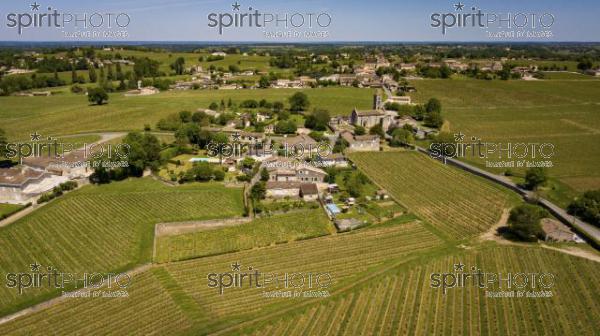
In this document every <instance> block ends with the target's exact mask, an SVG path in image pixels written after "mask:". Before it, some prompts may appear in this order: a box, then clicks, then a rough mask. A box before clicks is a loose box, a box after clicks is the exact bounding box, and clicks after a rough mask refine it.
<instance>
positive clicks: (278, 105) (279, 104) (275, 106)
mask: <svg viewBox="0 0 600 336" xmlns="http://www.w3.org/2000/svg"><path fill="white" fill-rule="evenodd" d="M273 110H275V111H277V112H279V111H282V110H283V103H282V102H280V101H276V102H274V103H273Z"/></svg>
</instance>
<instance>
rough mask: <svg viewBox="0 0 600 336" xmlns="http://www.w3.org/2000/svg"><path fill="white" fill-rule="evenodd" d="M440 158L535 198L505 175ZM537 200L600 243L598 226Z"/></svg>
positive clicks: (565, 221)
mask: <svg viewBox="0 0 600 336" xmlns="http://www.w3.org/2000/svg"><path fill="white" fill-rule="evenodd" d="M417 150H418V151H420V152H422V153H425V154H427V155H429V152H428V150H427V149H425V148H422V147H418V146H417ZM441 160H443V161H445V163H449V164H451V165H453V166H456V167H459V168H461V169H463V170H465V171H467V172H469V173H472V174H475V175H478V176H481V177H484V178H486V179H488V180H490V181H493V182H496V183H498V184H500V185H502V186H504V187H506V188H509V189H511V190H513V191H515V192H517V193H518V194H520V195H521V196H523V198H525V199H530V200H531V199H535V198H536V196H535V195H534V194H533V193H532V192H531V191H529V190H525V189H523V188H521V187H519V186H518V185H517V184H516V183H515V182H513V181H512V180H510V179H509V178H507V177H505V176H501V175H496V174H493V173H490V172H488V171H485V170H483V169H479V168H477V167H475V166H473V165H470V164H468V163H465V162H462V161H459V160H456V159H454V158H448V157H445V158H443V159H441ZM537 202H538V203H539V205H540V206H542V207H543V208H545V209H546V210H548V211H549V212H550V213H551V214H552V215H554V216H555V217H556V218H558V219H559V220H560V221H561V222H563V223H565V224H566V225H569V226H571V227H573V228H574V229H575V230H576V231H577V232H579V233H581V234H583V235H584V236H586V237H588V238H589V239H591V240H593V241H594V243H595V245H596V246H598V245H600V229H599V228H597V227H596V226H594V225H591V224H589V223H586V222H584V221H582V220H580V219H579V218H577V217H574V216H571V215H569V214H568V213H567V212H566V211H565V210H564V209H563V208H561V207H559V206H558V205H556V204H554V203H552V202H550V201H549V200H547V199H545V198H543V197H537Z"/></svg>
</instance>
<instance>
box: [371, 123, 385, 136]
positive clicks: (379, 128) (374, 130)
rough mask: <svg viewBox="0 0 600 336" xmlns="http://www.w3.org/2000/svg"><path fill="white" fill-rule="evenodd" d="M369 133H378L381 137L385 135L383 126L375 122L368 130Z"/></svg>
mask: <svg viewBox="0 0 600 336" xmlns="http://www.w3.org/2000/svg"><path fill="white" fill-rule="evenodd" d="M369 134H371V135H379V137H380V138H382V139H383V138H384V137H385V132H383V127H382V126H381V124H377V125H375V126H373V127H371V129H370V130H369Z"/></svg>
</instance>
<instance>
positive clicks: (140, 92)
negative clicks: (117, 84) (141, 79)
mask: <svg viewBox="0 0 600 336" xmlns="http://www.w3.org/2000/svg"><path fill="white" fill-rule="evenodd" d="M159 92H160V91H159V90H158V89H157V88H155V87H154V86H146V87H143V88H139V89H135V90H130V91H127V92H126V93H125V97H133V96H150V95H153V94H157V93H159Z"/></svg>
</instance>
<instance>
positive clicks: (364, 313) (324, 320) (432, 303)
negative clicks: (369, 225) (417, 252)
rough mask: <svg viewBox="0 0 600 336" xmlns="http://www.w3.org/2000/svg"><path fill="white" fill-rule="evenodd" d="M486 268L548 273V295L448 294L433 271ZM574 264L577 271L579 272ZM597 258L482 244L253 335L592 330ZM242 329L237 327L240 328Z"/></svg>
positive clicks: (598, 291) (599, 271)
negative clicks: (551, 278)
mask: <svg viewBox="0 0 600 336" xmlns="http://www.w3.org/2000/svg"><path fill="white" fill-rule="evenodd" d="M458 262H462V263H464V264H465V265H467V266H471V265H473V266H476V267H478V268H480V269H482V271H484V272H494V273H502V274H503V275H504V276H506V273H508V272H511V273H513V274H514V273H517V272H521V271H522V272H539V273H543V272H549V273H553V274H554V275H555V276H556V279H557V280H556V285H555V286H554V287H553V288H552V291H553V295H554V296H553V297H551V298H525V297H524V298H489V297H486V296H485V290H483V289H477V288H476V287H473V286H470V287H465V288H454V289H450V290H449V291H448V293H447V294H446V295H444V294H442V293H441V292H442V291H441V290H440V289H433V288H431V287H430V281H429V275H430V274H431V273H434V272H435V273H440V272H452V265H453V264H454V263H458ZM576 270H577V271H576ZM598 275H600V268H599V267H598V264H597V263H594V262H592V261H589V260H585V259H581V258H577V257H571V256H567V255H564V254H560V253H557V252H548V251H545V250H542V249H540V248H522V247H499V246H494V248H485V249H483V250H480V251H475V252H468V253H464V254H459V255H453V256H450V257H445V258H439V259H435V260H433V261H431V262H428V263H426V264H424V265H413V266H412V267H409V268H407V269H401V270H398V271H397V272H395V273H390V274H388V275H387V276H385V277H381V278H380V279H377V281H373V282H370V283H368V284H367V285H365V286H363V287H362V288H357V289H355V290H353V291H349V292H348V293H344V294H343V295H340V296H339V297H336V298H333V299H329V300H324V301H323V302H321V303H319V304H315V305H312V306H309V307H307V308H304V309H302V310H301V311H300V312H297V313H296V314H289V313H288V314H286V315H285V316H280V317H278V318H272V319H270V320H269V321H267V322H261V323H257V324H256V325H254V326H252V327H249V328H246V330H245V332H241V334H253V335H307V334H310V335H595V334H596V333H597V330H598V328H600V322H599V320H598V318H599V316H598V310H597V309H595V307H596V306H597V305H598V302H599V300H600V286H598V284H597V281H595V280H594V279H595V278H596V277H597V276H598ZM236 333H240V331H239V330H238V331H236Z"/></svg>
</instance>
